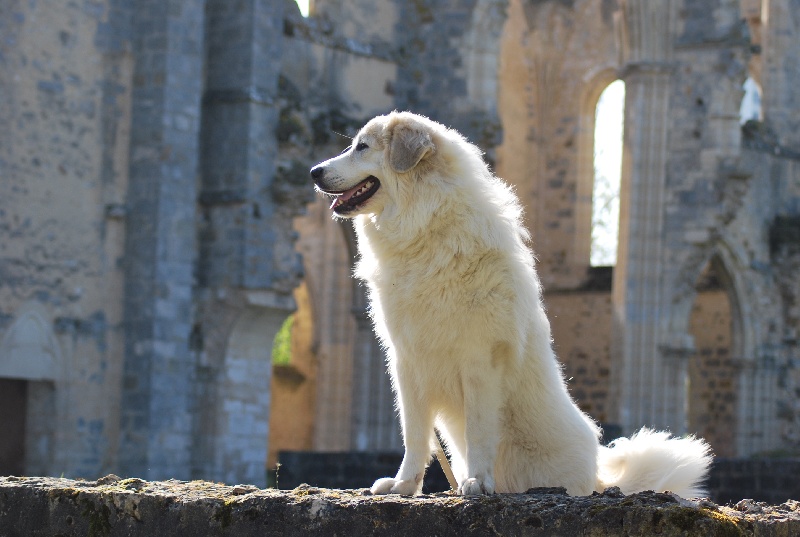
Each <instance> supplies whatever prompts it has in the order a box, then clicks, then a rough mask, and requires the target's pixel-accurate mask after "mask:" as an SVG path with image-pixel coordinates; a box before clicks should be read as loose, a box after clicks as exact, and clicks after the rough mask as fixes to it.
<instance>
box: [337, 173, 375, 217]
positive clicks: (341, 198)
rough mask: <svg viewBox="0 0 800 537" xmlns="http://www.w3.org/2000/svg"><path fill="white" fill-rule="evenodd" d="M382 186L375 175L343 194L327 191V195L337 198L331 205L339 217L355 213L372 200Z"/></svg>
mask: <svg viewBox="0 0 800 537" xmlns="http://www.w3.org/2000/svg"><path fill="white" fill-rule="evenodd" d="M380 186H381V182H380V181H378V178H377V177H375V176H374V175H370V176H369V177H367V178H366V179H364V180H363V181H361V182H360V183H358V184H357V185H356V186H354V187H353V188H351V189H349V190H345V191H343V192H331V191H325V193H326V194H329V195H331V196H335V197H334V198H333V202H332V203H331V210H332V211H333V212H335V213H336V214H339V215H344V214H347V213H349V212H352V211H354V210H355V209H357V208H358V207H359V206H360V205H362V204H364V202H366V201H367V200H368V199H369V198H371V197H372V196H373V195H374V194H375V192H377V191H378V189H379V188H380Z"/></svg>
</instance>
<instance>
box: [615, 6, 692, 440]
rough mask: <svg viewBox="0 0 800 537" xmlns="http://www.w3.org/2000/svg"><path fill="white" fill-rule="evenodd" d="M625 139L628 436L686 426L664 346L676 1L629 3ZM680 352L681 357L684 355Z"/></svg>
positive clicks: (624, 401) (620, 301)
mask: <svg viewBox="0 0 800 537" xmlns="http://www.w3.org/2000/svg"><path fill="white" fill-rule="evenodd" d="M622 9H623V11H622V12H621V15H622V26H623V28H622V35H623V50H622V52H623V57H624V59H625V60H626V62H625V63H626V68H625V71H624V74H623V79H624V81H625V88H626V90H625V135H624V137H625V138H624V156H623V170H622V188H621V192H622V194H621V199H620V237H619V251H618V252H619V253H618V261H617V266H616V268H615V270H614V286H613V296H612V300H613V307H614V322H615V350H614V353H613V354H614V356H615V359H614V363H613V382H614V384H615V388H616V390H615V392H616V394H617V397H618V401H617V404H618V408H617V409H616V410H617V414H618V419H619V422H620V424H621V425H622V427H623V430H624V432H625V433H626V434H629V433H631V432H633V431H634V430H635V429H637V428H639V427H641V426H642V425H649V426H655V427H660V428H670V429H672V430H673V431H674V432H680V431H681V430H682V428H683V426H684V422H685V420H684V418H683V414H684V409H683V399H682V398H683V397H685V393H684V392H685V390H684V389H683V388H682V387H681V386H679V385H678V384H680V382H681V379H680V378H676V376H675V375H673V374H670V373H671V372H674V371H675V370H676V369H680V367H679V366H680V364H675V363H672V361H671V359H670V356H672V355H674V354H675V353H662V352H661V349H660V344H661V343H662V341H661V334H660V328H661V325H662V324H663V319H665V318H666V316H665V314H664V310H665V305H664V303H663V302H664V297H663V295H664V293H663V275H662V273H661V267H662V261H663V240H664V233H663V228H664V202H665V189H666V165H667V134H668V132H667V131H668V127H669V104H670V81H671V77H672V66H671V64H670V59H671V21H672V2H670V1H665V2H649V1H643V0H627V1H626V2H624V3H623V4H622ZM678 354H680V353H678Z"/></svg>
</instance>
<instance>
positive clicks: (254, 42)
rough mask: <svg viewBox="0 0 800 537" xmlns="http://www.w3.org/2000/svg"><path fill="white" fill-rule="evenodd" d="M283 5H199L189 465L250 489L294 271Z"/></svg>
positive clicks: (261, 466) (249, 1)
mask: <svg viewBox="0 0 800 537" xmlns="http://www.w3.org/2000/svg"><path fill="white" fill-rule="evenodd" d="M283 7H284V2H282V1H281V0H245V1H242V2H230V1H229V0H208V1H207V5H206V17H207V24H206V32H207V33H206V40H207V47H206V50H207V56H206V71H205V75H206V76H205V91H204V94H203V108H202V109H203V126H202V134H201V138H200V140H201V142H200V143H201V147H202V154H201V162H202V180H201V188H200V193H199V197H198V200H199V203H200V206H201V212H202V220H201V221H200V222H199V226H200V241H199V242H200V259H199V264H198V265H199V266H198V279H199V289H198V293H197V295H198V300H199V301H200V302H201V303H202V314H201V315H200V316H199V318H198V325H199V326H200V327H201V328H200V329H199V330H200V331H201V332H202V334H203V335H204V338H203V339H204V342H205V345H204V348H203V349H201V354H202V365H203V368H204V371H206V372H207V376H206V377H205V378H204V382H205V384H203V385H202V386H201V387H200V388H199V390H201V391H202V393H203V394H205V395H206V397H207V400H206V401H205V408H202V409H199V415H201V416H203V418H202V419H203V423H202V424H201V426H200V427H199V428H198V434H199V437H200V438H198V441H197V446H198V448H197V449H198V453H197V455H196V457H195V458H196V462H195V464H196V467H197V472H198V473H199V474H202V475H201V476H200V477H209V478H212V479H217V480H223V481H225V482H229V483H233V482H247V483H254V484H256V485H259V486H263V485H265V480H266V463H267V439H268V436H269V431H268V427H269V411H270V378H271V372H272V362H271V349H272V341H273V338H274V336H275V334H276V333H277V331H278V330H279V328H280V326H281V324H282V322H283V320H284V319H285V318H286V317H287V316H288V315H289V314H290V313H292V311H293V310H294V307H295V305H294V300H293V298H292V295H291V292H292V289H293V288H294V286H295V285H296V284H297V283H298V282H299V277H300V272H301V270H302V268H301V267H300V264H299V259H298V257H297V255H296V254H295V253H294V252H293V250H292V245H293V242H294V237H293V233H294V232H293V231H292V230H291V221H292V217H293V216H294V214H296V213H292V211H297V210H298V208H296V207H293V206H292V205H291V203H288V202H286V203H279V202H278V200H276V199H275V197H276V194H275V192H276V185H275V183H276V181H277V180H276V173H275V170H276V164H275V160H276V154H277V148H278V141H277V136H276V127H277V123H278V114H279V110H278V106H277V95H278V79H279V76H280V68H281V62H280V56H281V46H282V40H283ZM289 197H291V196H289ZM284 201H285V200H284ZM221 312H224V313H221ZM221 317H224V318H225V319H226V322H225V323H223V322H220V318H221ZM231 320H233V321H232V323H231V324H227V323H230V322H231Z"/></svg>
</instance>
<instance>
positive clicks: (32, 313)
mask: <svg viewBox="0 0 800 537" xmlns="http://www.w3.org/2000/svg"><path fill="white" fill-rule="evenodd" d="M61 367H62V363H61V350H60V347H59V345H58V341H57V340H56V336H55V334H54V333H53V329H52V323H51V322H49V321H48V320H47V314H46V312H44V309H43V308H42V307H40V306H38V305H36V304H30V303H29V304H26V305H24V306H22V307H21V308H20V309H19V312H18V314H17V318H16V320H15V321H14V323H13V324H12V325H11V326H10V327H9V329H8V331H7V332H6V333H5V335H4V336H3V339H2V342H0V377H9V378H19V379H27V380H57V378H58V376H59V371H60V368H61Z"/></svg>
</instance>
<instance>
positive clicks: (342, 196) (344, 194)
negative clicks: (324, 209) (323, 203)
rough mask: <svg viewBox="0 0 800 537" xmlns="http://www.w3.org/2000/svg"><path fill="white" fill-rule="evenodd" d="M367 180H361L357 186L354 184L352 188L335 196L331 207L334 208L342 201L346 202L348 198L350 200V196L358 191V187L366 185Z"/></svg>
mask: <svg viewBox="0 0 800 537" xmlns="http://www.w3.org/2000/svg"><path fill="white" fill-rule="evenodd" d="M365 182H366V181H361V182H360V183H358V184H357V185H356V186H354V187H353V188H351V189H350V190H347V191H345V192H342V193H341V194H339V195H338V196H336V197H335V198H333V201H332V202H331V207H330V208H331V209H333V208H334V207H335V206H336V205H338V204H340V203H344V202H346V201H347V200H349V199H350V198H352V197H353V194H355V193H356V192H358V189H359V188H361V187H362V186H364V183H365Z"/></svg>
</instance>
